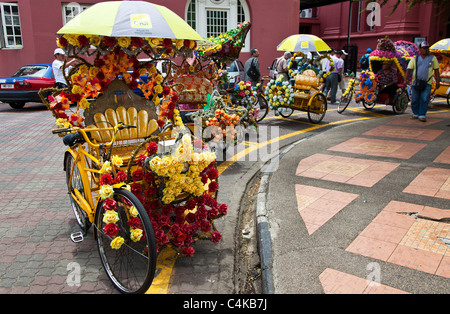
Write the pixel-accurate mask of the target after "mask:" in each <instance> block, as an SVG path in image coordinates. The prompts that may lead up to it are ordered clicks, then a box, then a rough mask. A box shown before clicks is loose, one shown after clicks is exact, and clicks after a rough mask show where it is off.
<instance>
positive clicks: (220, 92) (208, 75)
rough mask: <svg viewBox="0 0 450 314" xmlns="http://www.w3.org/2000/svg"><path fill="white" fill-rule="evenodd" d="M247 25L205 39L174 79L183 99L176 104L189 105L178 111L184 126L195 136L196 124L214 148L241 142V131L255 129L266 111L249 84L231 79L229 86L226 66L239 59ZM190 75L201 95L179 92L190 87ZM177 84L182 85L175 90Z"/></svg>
mask: <svg viewBox="0 0 450 314" xmlns="http://www.w3.org/2000/svg"><path fill="white" fill-rule="evenodd" d="M250 26H251V24H250V22H244V23H242V24H240V25H238V27H237V28H235V29H232V30H230V31H228V32H226V33H223V34H221V35H219V36H218V37H214V38H213V37H212V38H209V43H210V44H209V45H202V46H199V47H198V48H197V49H196V50H195V52H194V58H193V59H191V63H192V64H191V65H189V66H188V68H189V71H188V73H186V71H185V73H177V76H178V77H177V78H174V83H175V84H174V85H175V89H178V90H179V94H180V95H181V97H183V98H182V99H179V103H180V104H185V103H189V104H190V105H191V106H190V107H189V108H187V109H185V110H181V112H182V114H185V115H184V118H185V122H186V125H188V126H189V128H190V129H191V131H192V132H193V133H195V132H196V130H195V126H196V124H195V122H197V121H199V123H198V124H197V127H199V128H201V129H203V130H205V131H204V132H203V139H204V140H205V141H206V142H207V143H208V144H210V145H213V146H215V147H218V148H224V147H227V146H229V145H234V144H235V143H237V142H239V141H240V140H242V138H243V137H242V132H243V130H244V129H246V128H247V127H249V126H253V127H255V128H256V127H257V122H258V121H260V120H262V118H263V117H264V116H265V114H266V111H267V110H268V107H267V106H264V103H263V102H262V101H260V98H259V97H258V95H257V93H256V89H255V87H252V85H251V83H250V82H244V81H240V80H239V77H233V78H231V79H234V82H235V84H234V85H231V86H230V83H229V82H230V77H229V75H228V73H227V67H228V66H229V65H230V64H231V63H232V62H233V61H234V60H236V59H237V58H238V57H239V54H240V52H241V49H242V47H243V46H244V43H245V37H246V35H247V33H248V31H249V29H250ZM194 65H195V66H194ZM180 74H181V75H180ZM192 75H194V76H196V77H197V82H201V85H203V86H205V88H204V89H203V90H204V93H203V94H202V95H199V93H198V90H191V91H189V89H188V90H186V89H185V90H184V91H182V89H183V88H186V86H187V87H188V88H190V86H192V84H190V83H188V81H189V80H190V77H191V76H192ZM205 80H206V81H207V82H205ZM177 83H182V84H181V86H179V87H177V86H176V85H177ZM185 95H187V97H185Z"/></svg>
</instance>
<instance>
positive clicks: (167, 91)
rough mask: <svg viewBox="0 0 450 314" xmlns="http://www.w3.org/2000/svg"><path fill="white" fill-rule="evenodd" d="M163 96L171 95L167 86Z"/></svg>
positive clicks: (164, 88)
mask: <svg viewBox="0 0 450 314" xmlns="http://www.w3.org/2000/svg"><path fill="white" fill-rule="evenodd" d="M162 94H163V95H164V96H167V95H169V94H170V88H169V87H167V86H164V87H163V92H162Z"/></svg>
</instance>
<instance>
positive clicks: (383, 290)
mask: <svg viewBox="0 0 450 314" xmlns="http://www.w3.org/2000/svg"><path fill="white" fill-rule="evenodd" d="M319 280H320V283H321V284H322V287H323V290H324V292H325V293H326V294H403V293H407V292H405V291H403V290H399V289H395V288H392V287H390V286H386V285H383V284H380V283H376V282H374V281H370V280H367V279H363V278H360V277H357V276H354V275H350V274H347V273H344V272H341V271H337V270H334V269H331V268H327V269H325V270H324V271H323V272H322V273H321V274H320V275H319Z"/></svg>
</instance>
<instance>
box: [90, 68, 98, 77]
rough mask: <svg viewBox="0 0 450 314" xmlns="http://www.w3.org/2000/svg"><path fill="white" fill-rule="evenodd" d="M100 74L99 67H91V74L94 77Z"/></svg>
mask: <svg viewBox="0 0 450 314" xmlns="http://www.w3.org/2000/svg"><path fill="white" fill-rule="evenodd" d="M97 74H98V68H97V67H90V68H89V76H90V77H92V78H94V77H96V76H97Z"/></svg>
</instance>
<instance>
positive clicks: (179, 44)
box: [175, 39, 184, 49]
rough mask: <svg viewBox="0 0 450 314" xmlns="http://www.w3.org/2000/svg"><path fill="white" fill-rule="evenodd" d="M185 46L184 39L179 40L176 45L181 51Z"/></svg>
mask: <svg viewBox="0 0 450 314" xmlns="http://www.w3.org/2000/svg"><path fill="white" fill-rule="evenodd" d="M183 46H184V40H183V39H178V40H177V42H176V43H175V47H176V48H177V49H181V48H183Z"/></svg>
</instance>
